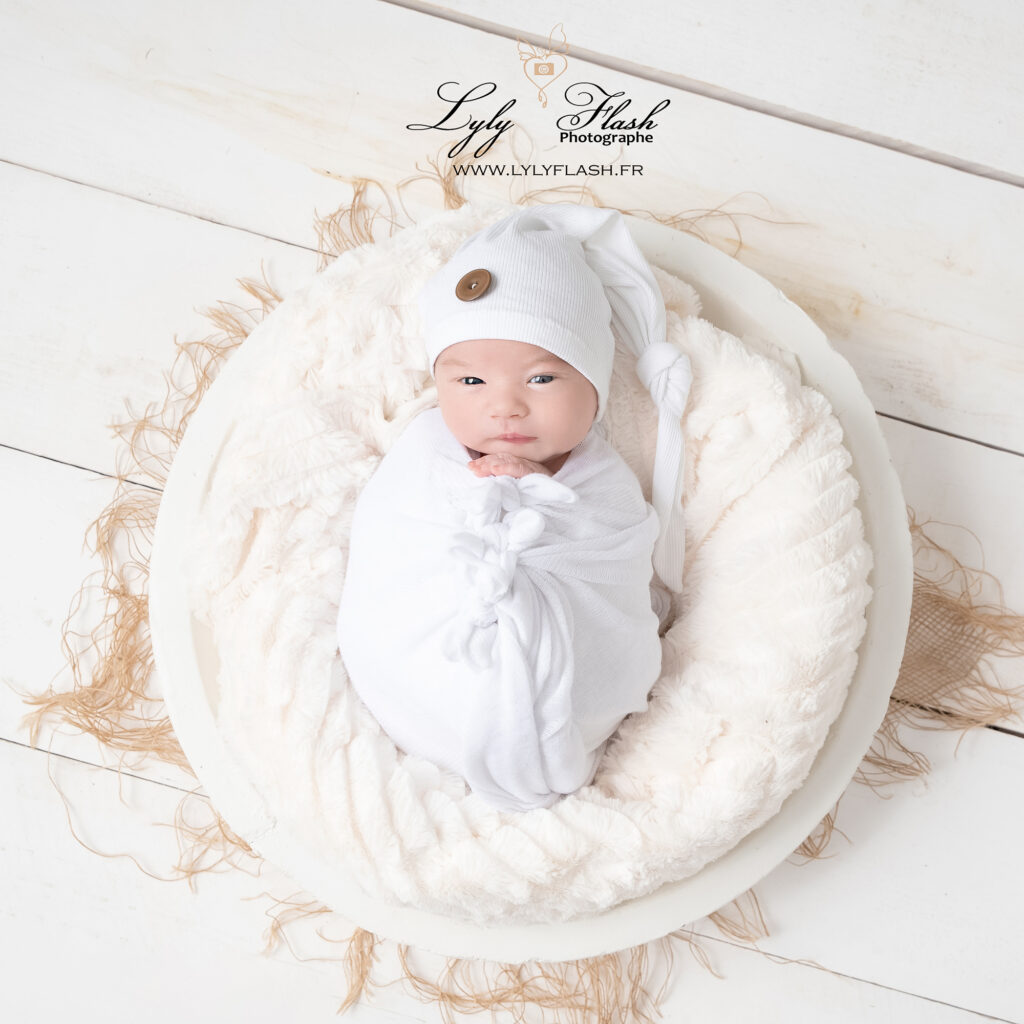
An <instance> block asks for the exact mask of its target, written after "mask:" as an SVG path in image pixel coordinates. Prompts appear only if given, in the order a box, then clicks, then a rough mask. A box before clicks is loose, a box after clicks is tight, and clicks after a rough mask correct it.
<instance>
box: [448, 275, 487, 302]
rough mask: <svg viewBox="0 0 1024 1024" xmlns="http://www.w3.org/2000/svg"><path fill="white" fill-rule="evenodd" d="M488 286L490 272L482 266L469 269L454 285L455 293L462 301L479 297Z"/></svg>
mask: <svg viewBox="0 0 1024 1024" xmlns="http://www.w3.org/2000/svg"><path fill="white" fill-rule="evenodd" d="M490 286H491V272H490V271H489V270H484V269H483V268H480V269H479V270H471V271H470V272H469V273H468V274H463V275H462V277H460V278H459V283H458V284H457V285H456V286H455V295H456V297H457V298H460V299H462V301H463V302H472V301H473V299H479V298H480V296H481V295H483V293H484V292H485V291H487V289H488V288H490Z"/></svg>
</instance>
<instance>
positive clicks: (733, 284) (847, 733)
mask: <svg viewBox="0 0 1024 1024" xmlns="http://www.w3.org/2000/svg"><path fill="white" fill-rule="evenodd" d="M628 220H629V224H630V229H631V231H632V232H633V235H634V237H635V238H636V240H637V242H638V244H639V245H640V247H641V249H642V250H643V251H644V253H645V255H646V256H647V258H648V259H649V260H650V261H651V262H652V263H655V264H657V265H658V266H660V267H663V268H664V269H665V270H667V271H669V272H670V273H673V274H676V275H677V276H679V277H681V278H682V279H683V280H685V281H688V282H689V283H690V284H692V285H693V286H694V287H695V288H696V289H697V292H698V293H699V294H700V296H701V300H702V303H703V312H702V316H704V318H705V319H707V320H709V321H711V322H712V323H713V324H715V325H716V326H717V327H720V328H722V329H724V330H726V331H729V332H730V333H732V334H735V335H737V336H739V337H742V336H743V335H744V334H745V333H750V334H757V335H758V336H760V337H762V338H765V339H766V340H768V341H770V342H772V343H774V344H775V345H777V346H779V347H781V348H784V349H788V350H790V351H792V352H793V353H794V354H795V355H796V356H797V359H798V361H799V364H800V367H801V371H802V374H803V380H804V383H805V384H809V385H812V386H813V387H815V388H817V389H818V390H819V391H821V392H822V393H823V394H824V395H825V396H826V397H827V398H828V399H829V401H830V402H831V404H832V409H833V411H834V413H835V415H836V417H837V418H838V419H839V422H840V423H841V424H842V428H843V432H844V439H845V444H846V447H847V448H848V449H849V451H850V454H851V456H852V458H853V462H852V466H851V470H850V471H851V472H852V473H853V474H854V476H855V477H856V478H857V480H858V482H859V484H860V497H859V499H858V501H857V506H858V508H859V509H860V513H861V515H862V517H863V522H864V529H865V534H866V539H867V542H868V544H869V545H870V546H871V549H872V552H873V554H874V569H873V571H872V574H871V577H870V579H869V582H870V583H871V585H872V588H873V591H874V594H873V598H872V600H871V603H870V605H869V606H868V609H867V629H866V632H865V635H864V639H863V641H862V643H861V646H860V650H859V652H858V663H857V670H856V673H855V675H854V677H853V680H852V682H851V684H850V689H849V692H848V695H847V698H846V702H845V704H844V706H843V709H842V711H841V713H840V715H839V717H838V718H837V719H836V721H835V722H834V724H833V725H832V728H831V730H830V731H829V734H828V737H827V739H826V741H825V744H824V746H823V747H822V749H821V751H820V752H819V754H818V757H817V759H816V760H815V762H814V764H813V766H812V768H811V771H810V774H809V775H808V777H807V779H806V781H805V782H804V784H803V786H801V788H800V789H798V790H797V791H796V792H795V793H793V794H791V795H790V796H789V797H788V799H787V800H786V801H785V802H784V804H783V806H782V808H781V809H780V810H779V812H778V813H777V814H776V815H775V816H774V817H773V818H771V819H770V820H769V821H768V822H767V823H765V824H764V825H762V826H761V827H760V828H758V829H757V830H755V831H754V832H752V833H750V834H749V835H747V836H746V837H745V838H744V839H743V840H742V841H741V842H740V843H739V844H738V845H737V846H735V847H734V848H733V849H731V850H730V851H729V852H728V853H726V854H724V855H723V856H721V857H719V858H718V859H717V860H715V861H713V862H712V863H710V864H708V865H707V866H706V867H705V868H703V870H701V871H700V872H698V873H697V874H695V875H693V876H691V877H690V878H686V879H683V880H682V881H679V882H673V883H670V884H667V885H663V886H662V887H661V888H660V889H658V890H657V891H655V892H653V893H651V894H650V895H647V896H644V897H640V898H637V899H633V900H628V901H626V902H624V903H621V904H619V905H617V906H615V907H613V908H611V909H609V910H607V911H605V912H603V913H601V914H598V915H595V916H592V917H585V918H579V919H576V920H572V921H567V922H563V923H558V924H542V925H541V924H537V925H509V926H493V927H484V926H481V925H475V924H471V923H467V922H465V921H458V920H452V919H450V918H446V917H442V916H440V915H437V914H431V913H425V912H423V911H420V910H416V909H413V908H410V907H403V906H399V905H396V904H391V903H386V902H383V901H381V900H378V899H373V898H371V897H369V896H368V895H367V894H366V893H364V892H363V891H362V889H360V887H359V885H358V880H357V879H354V878H351V877H349V876H348V874H347V873H346V872H345V871H344V870H342V869H340V868H339V867H337V866H335V865H332V864H329V863H325V862H322V861H319V860H317V858H316V857H315V856H314V855H313V854H312V853H311V851H309V850H308V849H306V848H304V847H303V846H302V845H301V844H300V843H298V842H297V841H296V840H295V839H293V838H292V837H290V836H289V835H287V834H285V833H284V832H283V831H279V830H278V829H277V828H276V827H275V824H274V823H273V822H269V823H268V821H267V819H266V812H265V811H264V810H263V806H262V802H261V800H260V798H259V795H258V794H257V793H256V792H255V791H254V790H253V788H252V786H251V784H250V783H249V781H248V780H247V779H246V778H245V776H244V774H243V772H242V770H241V768H240V767H239V766H238V764H237V763H236V761H235V760H234V758H233V757H232V755H231V753H230V752H229V751H228V749H227V748H226V746H225V744H224V742H223V740H222V738H221V736H220V734H219V733H218V731H217V725H216V718H215V714H216V707H217V700H218V693H217V668H218V659H217V652H216V650H215V648H214V645H213V643H212V640H211V636H210V633H209V631H208V629H207V628H206V627H205V626H203V625H202V624H201V623H200V622H198V621H197V620H196V619H195V618H194V616H193V615H192V610H191V609H190V607H189V603H188V599H187V587H186V580H185V577H184V573H183V558H182V552H183V550H184V547H183V545H184V540H185V538H186V536H187V534H188V531H189V529H190V525H191V524H192V523H193V522H194V521H195V520H196V518H197V516H198V509H199V507H200V503H201V501H202V499H203V496H204V493H205V488H206V486H207V480H208V477H209V474H210V470H211V468H212V465H213V462H214V460H215V458H216V455H217V452H218V451H219V449H220V447H221V444H222V442H223V440H224V438H225V436H226V434H227V432H228V430H229V428H230V410H231V408H232V405H233V402H232V401H231V396H232V393H233V392H235V391H237V389H240V388H243V387H244V386H245V381H246V376H247V374H248V373H249V372H250V368H249V367H248V365H247V363H248V362H250V361H251V360H250V359H249V358H248V355H249V353H251V346H247V345H244V344H243V345H242V346H241V348H240V350H239V351H238V352H236V353H235V354H234V355H232V357H231V359H230V361H229V362H228V364H227V366H226V367H225V369H224V370H223V371H222V372H221V374H220V376H219V377H218V378H217V380H216V381H215V383H214V385H213V386H212V388H211V389H210V391H209V393H208V394H207V395H206V397H205V398H204V399H203V401H202V404H201V406H200V407H199V409H198V410H197V411H196V413H195V415H194V416H193V418H192V421H191V423H190V424H189V428H188V431H187V433H186V435H185V438H184V441H183V442H182V445H181V447H180V449H179V450H178V453H177V455H176V456H175V459H174V464H173V466H172V469H171V473H170V476H169V479H168V481H167V486H166V489H165V491H164V494H163V498H162V501H161V504H160V514H159V518H158V522H157V528H156V535H155V539H154V546H153V553H152V558H151V563H150V568H151V572H150V604H149V609H150V629H151V634H152V641H153V652H154V656H155V659H156V666H157V672H158V677H159V679H160V680H161V681H162V685H163V692H164V698H165V700H166V703H167V707H168V712H169V714H170V717H171V722H172V724H173V726H174V730H175V732H176V734H177V736H178V739H179V741H180V742H181V745H182V747H183V749H184V751H185V754H186V756H187V757H188V759H189V762H190V763H191V765H192V767H193V768H194V769H195V771H196V774H197V775H198V776H199V779H200V781H201V782H202V784H203V786H204V788H205V790H206V793H207V795H208V796H209V797H210V798H211V800H212V801H213V805H214V806H215V807H216V808H217V810H218V811H219V812H220V814H221V815H222V816H223V817H224V818H225V820H226V821H227V822H228V823H229V824H230V825H231V827H232V828H233V829H235V830H236V831H237V832H238V833H239V834H240V835H242V836H243V837H244V838H245V839H246V840H247V841H248V842H250V843H251V845H252V846H253V847H254V848H255V849H256V850H257V851H258V852H259V853H260V854H261V855H262V856H263V857H265V858H266V859H267V860H268V861H270V862H272V863H273V864H275V865H277V866H278V867H279V868H281V869H282V870H284V871H285V872H286V873H287V874H288V875H290V876H291V877H292V878H293V879H294V881H295V882H296V883H298V884H299V885H301V886H302V887H304V888H305V889H307V890H308V891H309V892H310V893H311V894H313V895H314V896H315V897H316V898H317V899H319V900H321V901H322V902H323V903H325V904H327V905H328V906H330V907H332V908H333V909H334V910H336V911H337V912H338V913H340V914H342V915H343V916H344V917H346V918H348V919H349V920H351V921H353V922H354V923H356V924H359V925H360V926H362V927H363V928H366V929H369V930H370V931H372V932H375V933H376V934H377V935H379V936H381V937H383V938H388V939H393V940H395V941H398V942H402V943H408V944H410V945H413V946H417V947H419V948H422V949H427V950H432V951H434V952H437V953H443V954H446V955H451V956H460V957H476V958H484V959H488V960H498V961H503V962H522V961H526V960H569V959H577V958H581V957H588V956H596V955H598V954H601V953H607V952H609V951H612V950H616V949H624V948H626V947H628V946H633V945H637V944H639V943H643V942H647V941H649V940H651V939H655V938H658V937H660V936H662V935H665V934H667V933H668V932H671V931H674V930H675V929H676V928H679V927H681V926H682V925H684V924H687V923H689V922H691V921H694V920H696V919H698V918H700V917H703V916H704V915H706V914H708V913H710V912H712V911H714V910H717V909H718V908H719V907H721V906H723V905H724V904H726V903H728V902H729V901H730V900H732V899H734V898H735V897H736V896H738V895H739V894H740V893H742V892H744V891H745V890H746V889H748V888H749V887H750V886H752V885H753V884H754V883H756V882H757V881H758V880H759V879H761V878H762V877H764V875H766V874H767V873H768V872H769V871H771V870H772V868H774V867H775V866H776V865H777V864H779V863H780V862H781V861H782V860H784V859H785V858H786V857H787V856H788V855H789V854H790V853H791V852H792V851H793V850H794V849H795V848H796V847H797V846H799V845H800V843H801V842H802V841H803V840H804V838H805V837H806V836H807V835H808V834H809V833H810V832H811V831H812V830H813V829H814V827H815V826H816V825H817V824H818V822H819V821H820V820H821V819H822V817H824V815H825V814H826V813H827V812H828V811H829V810H830V809H831V808H832V806H833V804H834V803H835V802H836V800H837V799H838V798H839V796H840V794H841V793H842V792H843V790H844V789H845V788H846V786H847V784H848V783H849V781H850V779H851V777H852V776H853V773H854V772H855V770H856V768H857V765H858V764H859V762H860V761H861V759H862V757H863V755H864V754H865V752H866V751H867V749H868V747H869V746H870V744H871V741H872V738H873V736H874V734H875V731H876V730H877V728H878V726H879V724H880V723H881V721H882V718H883V716H884V715H885V711H886V707H887V705H888V699H889V694H890V692H891V691H892V687H893V685H894V684H895V681H896V676H897V673H898V671H899V666H900V661H901V659H902V656H903V646H904V642H905V639H906V633H907V626H908V623H909V621H910V601H911V592H912V586H913V559H912V550H911V542H910V533H909V528H908V524H907V516H906V507H905V504H904V500H903V494H902V492H901V490H900V484H899V480H898V478H897V475H896V472H895V470H894V469H893V466H892V463H891V461H890V458H889V453H888V449H887V448H886V444H885V441H884V439H883V437H882V433H881V430H880V429H879V426H878V423H877V421H876V417H875V411H874V409H873V408H872V406H871V403H870V401H869V400H868V398H867V396H866V395H865V394H864V391H863V389H862V388H861V386H860V382H859V381H858V380H857V377H856V375H855V374H854V372H853V370H852V369H851V367H850V365H849V364H848V363H847V362H846V360H845V359H843V358H842V357H841V356H840V355H838V354H837V353H836V352H835V351H834V350H833V349H832V347H831V346H830V345H829V343H828V340H827V339H826V338H825V335H824V334H823V333H822V332H821V331H820V330H819V329H818V328H817V327H816V326H815V324H814V323H813V322H812V321H811V320H810V319H809V318H808V317H807V315H806V314H805V313H804V312H803V311H802V310H801V309H799V308H798V307H797V306H796V305H794V304H793V303H792V302H790V301H789V300H788V299H787V298H786V297H785V296H784V295H783V294H782V293H781V292H780V291H778V289H777V288H775V287H774V286H773V285H771V284H769V283H768V282H767V281H766V280H764V278H762V277H760V276H758V275H757V274H755V273H754V272H753V271H752V270H749V269H747V268H746V267H744V266H743V265H742V264H741V263H738V262H737V261H736V260H734V259H731V258H730V257H728V256H726V255H724V254H723V253H720V252H719V251H718V250H716V249H713V248H712V247H710V246H708V245H706V244H704V243H703V242H700V241H698V240H697V239H695V238H692V237H690V236H689V235H685V234H682V233H680V232H678V231H674V230H672V229H670V228H667V227H664V226H663V225H660V224H654V223H651V222H648V221H641V220H637V219H636V218H628ZM247 349H248V352H247Z"/></svg>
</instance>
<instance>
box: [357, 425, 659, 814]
mask: <svg viewBox="0 0 1024 1024" xmlns="http://www.w3.org/2000/svg"><path fill="white" fill-rule="evenodd" d="M470 458H471V454H470V453H469V452H467V450H466V448H465V447H464V446H463V445H462V444H460V443H459V441H458V440H456V438H455V437H454V436H453V435H452V434H451V432H450V431H449V429H448V427H447V426H446V425H445V422H444V420H443V418H442V416H441V411H440V410H439V409H436V408H435V409H429V410H427V411H425V412H423V413H421V414H420V415H419V416H417V417H416V419H414V420H413V421H412V422H411V423H410V425H409V426H408V427H407V428H406V430H405V431H404V433H403V434H402V435H401V436H400V437H399V439H398V440H397V441H396V442H395V444H394V445H393V446H392V448H391V450H390V451H389V452H388V453H387V455H386V456H385V457H384V459H383V460H382V461H381V463H380V464H379V466H378V467H377V469H376V471H375V473H374V474H373V476H372V477H371V478H370V480H369V482H368V483H367V484H366V486H365V487H364V489H363V491H362V492H361V494H360V496H359V500H358V502H357V505H356V508H355V512H354V517H353V521H352V533H351V546H350V551H349V560H348V565H347V569H346V574H345V583H344V589H343V592H342V597H341V605H340V609H339V616H338V638H339V647H340V651H341V656H342V660H343V661H344V663H345V666H346V669H347V671H348V673H349V676H350V679H351V681H352V684H353V686H354V687H355V688H356V690H357V691H358V693H359V695H360V696H361V697H362V699H363V701H364V702H365V703H366V705H367V706H368V707H369V709H370V711H371V712H372V713H373V715H374V716H375V718H376V719H377V721H378V722H379V723H380V724H381V725H382V726H383V728H384V730H385V731H386V732H387V733H388V735H389V736H390V737H391V739H392V740H393V741H394V742H395V744H396V745H397V746H399V747H400V748H401V749H402V750H404V751H405V752H406V753H408V754H413V755H418V756H421V757H424V758H426V759H427V760H430V761H433V762H434V763H435V764H438V765H440V766H442V767H444V768H448V769H450V770H452V771H455V772H457V773H458V774H459V775H461V776H462V777H463V778H464V779H465V780H466V781H467V782H468V784H469V786H470V788H471V789H472V790H473V791H474V792H475V793H477V794H479V795H480V796H481V797H483V798H484V799H486V800H487V801H488V802H490V803H492V804H494V805H496V806H498V807H502V808H508V809H514V810H528V809H530V808H534V807H546V806H549V805H550V804H552V803H554V802H555V800H557V799H558V797H559V795H561V794H564V793H571V792H573V791H574V790H576V789H578V788H579V787H580V786H582V785H585V784H586V783H588V782H589V781H590V779H591V778H592V776H593V773H594V770H595V768H596V765H597V761H598V758H599V757H600V754H601V752H602V749H603V745H604V743H605V741H606V740H607V739H608V737H609V736H610V735H611V733H612V732H614V730H615V728H616V727H617V726H618V724H619V722H620V721H621V720H622V719H623V718H624V717H625V716H626V715H628V714H629V713H631V712H635V711H642V710H644V709H645V708H646V706H647V694H648V691H649V690H650V689H651V687H652V686H653V684H654V683H655V681H656V680H657V678H658V676H659V674H660V671H661V642H660V640H659V638H658V617H657V615H655V613H654V612H653V611H652V608H651V594H650V585H651V579H652V572H653V570H652V563H651V555H652V550H653V547H654V543H655V540H656V538H657V536H658V517H657V514H656V513H655V511H654V509H653V508H652V506H651V505H650V504H648V503H647V502H646V501H645V499H644V496H643V493H642V491H641V489H640V484H639V482H638V481H637V479H636V476H635V475H634V474H633V472H632V470H631V469H630V468H629V467H628V466H627V464H626V463H625V461H624V460H623V459H622V457H621V456H620V455H619V454H618V452H616V451H615V450H614V449H613V448H612V447H611V445H610V444H609V443H608V442H607V440H605V438H604V436H603V431H602V430H601V428H600V426H599V425H595V426H593V427H592V428H591V430H590V431H589V433H588V434H587V435H586V437H585V438H584V439H583V441H582V442H581V443H580V444H579V445H578V446H577V447H576V448H574V449H573V451H572V453H571V455H570V456H569V458H568V460H567V461H566V462H565V464H564V465H563V466H562V468H561V469H560V470H559V471H558V472H557V473H556V474H555V475H554V476H553V477H549V476H545V475H544V474H541V473H530V474H528V475H527V476H524V477H522V478H514V477H511V476H495V477H477V476H476V475H475V474H474V473H473V472H472V471H471V470H470V469H469V468H468V466H467V463H468V462H469V460H470Z"/></svg>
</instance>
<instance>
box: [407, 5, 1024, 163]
mask: <svg viewBox="0 0 1024 1024" xmlns="http://www.w3.org/2000/svg"><path fill="white" fill-rule="evenodd" d="M411 6H413V7H421V8H422V9H424V10H429V11H436V12H438V14H439V15H440V16H441V17H444V16H451V15H453V14H454V15H460V16H469V17H471V18H473V19H479V20H480V21H482V22H489V23H491V24H493V25H494V26H495V27H496V28H499V30H505V31H512V32H513V33H516V32H519V33H522V34H524V35H525V34H526V33H530V35H531V36H535V37H540V38H541V39H542V40H545V39H547V37H548V35H549V33H550V32H551V29H552V28H553V27H554V25H555V23H556V22H561V23H562V24H563V26H564V31H565V34H566V36H567V38H568V42H569V45H570V47H571V49H570V53H573V52H579V51H580V50H582V51H587V52H588V53H590V54H594V55H595V57H596V56H597V55H601V56H602V57H604V56H607V57H610V58H611V59H612V60H614V61H617V62H618V61H623V62H629V63H631V64H633V65H635V66H636V68H637V73H638V74H642V75H658V74H661V75H663V76H679V77H680V78H682V79H686V80H689V82H690V83H692V87H693V88H695V89H698V90H709V91H712V92H713V93H715V92H720V93H721V94H723V95H725V96H728V97H730V98H731V99H732V100H733V102H736V103H738V104H740V105H744V106H747V105H753V106H754V109H770V110H773V111H777V112H778V113H779V114H780V115H781V116H784V117H796V118H808V119H813V121H815V122H819V123H822V124H825V125H833V126H835V128H836V129H837V130H840V131H846V132H850V133H853V134H860V135H867V136H870V137H877V138H881V139H884V140H889V141H890V143H891V144H894V145H897V146H899V145H903V146H905V147H906V148H907V149H922V150H926V151H929V152H930V153H933V154H935V155H936V156H937V157H939V158H942V157H949V158H952V159H953V160H956V161H963V162H965V163H970V164H978V165H983V166H985V167H987V168H991V169H993V170H995V171H997V172H999V171H1002V172H1005V173H1007V174H1008V175H1012V176H1014V177H1017V178H1021V177H1024V134H1022V133H1021V132H1020V130H1019V127H1020V123H1021V117H1022V113H1024V70H1022V65H1021V61H1020V51H1021V49H1022V47H1024V17H1022V15H1021V10H1020V7H1019V6H1018V5H1017V4H1014V3H1013V2H1012V0H983V2H980V3H972V4H969V5H968V4H963V3H957V2H955V0H943V2H940V3H923V2H905V3H897V4H811V3H808V2H807V0H785V2H783V3H773V4H761V3H757V2H756V0H726V2H724V3H716V4H695V3H683V4H664V3H651V2H647V3H640V4H638V5H635V6H634V7H633V8H631V11H630V14H628V15H627V14H626V13H625V12H624V11H623V9H622V6H621V5H620V4H617V3H614V2H613V0H596V2H593V0H586V2H584V0H565V2H562V3H559V4H557V5H552V4H549V3H544V2H543V0H525V2H523V3H518V4H516V5H515V6H514V7H513V6H511V5H509V4H507V3H503V2H502V0H431V2H429V3H423V4H420V3H418V2H416V0H413V2H412V3H411ZM780 72H782V73H780Z"/></svg>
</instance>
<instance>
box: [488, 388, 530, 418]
mask: <svg viewBox="0 0 1024 1024" xmlns="http://www.w3.org/2000/svg"><path fill="white" fill-rule="evenodd" d="M527 408H528V407H527V404H526V399H525V397H524V396H523V395H521V394H519V393H518V392H515V391H511V390H508V391H498V392H496V393H495V394H494V396H493V399H492V402H491V415H492V416H496V417H501V416H524V415H525V414H526V412H527Z"/></svg>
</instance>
